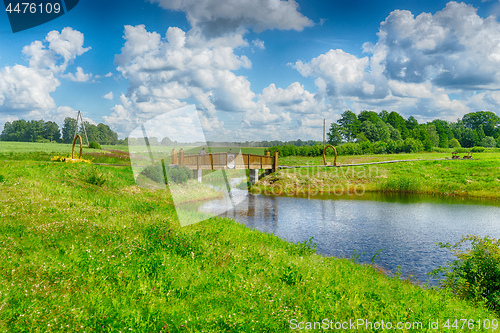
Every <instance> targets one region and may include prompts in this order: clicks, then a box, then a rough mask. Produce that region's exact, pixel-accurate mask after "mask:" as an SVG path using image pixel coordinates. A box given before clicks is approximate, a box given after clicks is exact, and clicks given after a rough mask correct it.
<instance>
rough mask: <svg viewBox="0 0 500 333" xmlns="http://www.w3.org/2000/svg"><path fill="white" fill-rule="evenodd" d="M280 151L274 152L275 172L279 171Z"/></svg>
mask: <svg viewBox="0 0 500 333" xmlns="http://www.w3.org/2000/svg"><path fill="white" fill-rule="evenodd" d="M278 153H279V152H278V151H275V152H274V158H273V172H276V171H278V165H279V164H278Z"/></svg>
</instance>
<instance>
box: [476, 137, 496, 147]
mask: <svg viewBox="0 0 500 333" xmlns="http://www.w3.org/2000/svg"><path fill="white" fill-rule="evenodd" d="M479 145H480V146H481V147H486V148H493V147H496V145H497V142H496V140H495V138H494V137H492V136H485V137H484V138H483V139H482V140H481V143H479Z"/></svg>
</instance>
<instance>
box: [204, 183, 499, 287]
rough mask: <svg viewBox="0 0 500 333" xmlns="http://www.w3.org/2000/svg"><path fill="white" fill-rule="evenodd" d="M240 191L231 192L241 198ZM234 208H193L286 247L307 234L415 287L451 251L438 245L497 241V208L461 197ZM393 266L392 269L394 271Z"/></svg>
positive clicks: (261, 203) (289, 200)
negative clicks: (472, 238)
mask: <svg viewBox="0 0 500 333" xmlns="http://www.w3.org/2000/svg"><path fill="white" fill-rule="evenodd" d="M243 193H245V195H246V192H245V191H241V193H238V191H237V190H236V191H233V194H234V195H236V196H238V195H241V196H243ZM238 200H240V201H241V203H240V204H238V205H237V206H236V208H235V209H231V210H229V211H227V212H224V213H222V214H219V213H220V212H218V211H217V210H218V208H220V207H226V206H227V203H224V202H223V201H221V200H214V201H210V202H208V203H205V204H203V205H202V206H201V207H200V208H199V209H200V210H201V211H204V212H208V213H214V214H217V215H219V216H223V217H229V218H232V219H235V220H236V221H238V222H240V223H242V224H244V225H246V226H247V227H249V228H252V229H256V230H260V231H263V232H267V233H272V234H275V235H277V236H279V237H281V238H283V239H285V240H287V241H290V242H294V243H296V242H301V243H302V242H304V241H306V240H309V239H310V238H311V237H313V242H315V243H316V244H317V253H319V254H322V255H325V256H335V257H346V258H358V259H357V260H358V261H359V262H360V263H370V262H371V260H372V258H373V257H374V255H375V254H376V253H377V251H380V254H379V255H378V256H377V257H376V259H375V261H374V262H375V264H377V265H378V266H380V267H382V268H383V269H385V270H387V271H388V273H389V274H394V273H396V272H398V271H400V272H401V275H402V277H404V278H406V277H410V278H411V279H412V280H415V281H418V282H429V283H430V284H435V283H436V281H435V280H433V279H429V278H428V276H427V272H429V271H431V270H433V269H435V268H437V267H438V266H440V265H441V266H444V265H446V264H447V262H449V261H450V260H453V259H454V256H453V254H452V253H451V252H450V251H449V250H446V249H441V248H439V247H438V245H437V243H438V242H443V243H447V242H449V243H456V242H457V241H459V240H460V238H461V237H462V236H463V235H468V234H474V235H479V236H490V237H492V238H500V203H492V202H484V201H466V200H461V199H458V200H457V199H450V198H435V197H419V196H401V195H398V196H394V195H381V194H365V195H364V196H361V197H359V196H347V197H339V196H330V197H315V198H299V197H281V196H264V195H253V194H249V195H248V197H246V198H241V197H240V198H239V199H238ZM398 266H399V268H398Z"/></svg>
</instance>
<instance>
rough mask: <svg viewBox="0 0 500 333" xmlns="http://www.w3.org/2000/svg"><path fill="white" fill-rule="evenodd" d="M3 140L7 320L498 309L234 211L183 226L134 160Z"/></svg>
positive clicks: (258, 324) (178, 323)
mask: <svg viewBox="0 0 500 333" xmlns="http://www.w3.org/2000/svg"><path fill="white" fill-rule="evenodd" d="M4 144H5V143H0V149H2V150H1V154H2V155H1V156H0V309H1V311H0V330H2V331H9V332H26V331H30V332H74V331H87V332H88V331H100V332H115V331H116V332H118V331H122V332H123V331H128V330H132V331H139V332H199V331H205V332H221V331H225V332H231V331H233V332H250V331H256V332H263V331H266V332H285V331H289V329H290V327H291V323H292V322H295V323H298V322H313V321H321V320H323V319H325V318H328V319H330V320H332V321H333V322H343V321H347V322H348V321H349V320H354V319H356V318H360V319H364V320H367V321H368V320H369V321H372V322H376V321H378V322H380V321H382V320H383V321H384V322H387V321H391V322H393V323H394V325H396V323H398V322H403V323H406V322H411V323H423V326H422V327H423V331H425V330H426V327H427V325H428V323H429V320H436V319H439V320H446V319H451V320H454V319H455V318H472V319H474V320H485V319H489V320H493V319H495V320H498V315H497V314H495V313H493V312H491V311H489V310H487V309H484V308H482V307H481V306H473V305H471V304H468V303H466V302H464V301H461V300H458V299H455V298H454V297H453V296H452V295H451V294H450V293H449V292H446V291H444V290H443V291H440V290H427V289H424V288H421V287H419V286H415V285H414V284H412V283H410V282H408V281H401V280H400V279H399V277H388V276H385V275H384V274H383V273H381V272H380V271H378V270H377V269H375V268H374V267H372V266H370V265H360V264H357V263H355V262H353V261H351V260H348V259H337V258H331V257H330V258H327V257H323V256H320V255H317V254H315V253H314V252H315V250H314V247H313V246H312V244H311V243H304V244H291V243H288V242H286V241H284V240H281V239H279V238H278V237H276V236H274V235H269V234H265V233H261V232H258V231H254V230H251V229H248V228H246V227H244V226H242V225H240V224H238V223H236V222H235V221H232V220H229V219H222V218H218V217H213V218H210V219H208V220H205V221H203V222H200V223H197V224H194V225H191V226H188V227H183V228H181V227H179V225H178V222H177V219H176V213H175V209H174V205H173V203H172V199H171V197H170V195H169V192H168V191H165V190H148V189H143V188H139V187H137V186H136V185H135V182H134V179H133V176H132V171H131V168H130V167H112V166H106V165H90V164H86V163H57V162H50V161H49V159H47V156H48V155H51V154H52V153H59V154H62V153H65V152H64V151H63V150H62V149H61V150H59V151H57V150H56V148H53V147H52V145H51V147H50V149H54V150H52V151H50V153H48V152H47V151H42V150H40V151H30V150H27V149H26V150H22V151H21V152H19V151H14V150H12V149H11V150H9V149H8V148H6V147H5V146H4ZM20 146H22V145H20ZM57 148H59V147H57ZM66 148H67V147H66ZM22 149H24V148H22ZM47 150H49V149H48V148H47ZM485 161H487V160H485ZM450 163H451V162H450ZM485 163H486V162H485ZM488 163H492V164H491V166H488V165H486V164H485V165H479V167H481V168H483V167H484V168H487V167H496V166H495V164H494V163H496V162H494V161H490V162H488ZM444 167H448V166H444ZM429 168H431V167H430V166H429ZM443 170H444V169H443ZM399 172H401V173H403V172H404V170H400V171H399Z"/></svg>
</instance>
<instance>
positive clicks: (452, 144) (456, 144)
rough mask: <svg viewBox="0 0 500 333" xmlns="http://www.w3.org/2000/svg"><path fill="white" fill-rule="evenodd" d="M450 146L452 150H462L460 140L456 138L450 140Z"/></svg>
mask: <svg viewBox="0 0 500 333" xmlns="http://www.w3.org/2000/svg"><path fill="white" fill-rule="evenodd" d="M449 146H450V148H460V147H462V146H461V145H460V142H458V140H457V139H455V138H453V139H451V140H450V142H449Z"/></svg>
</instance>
